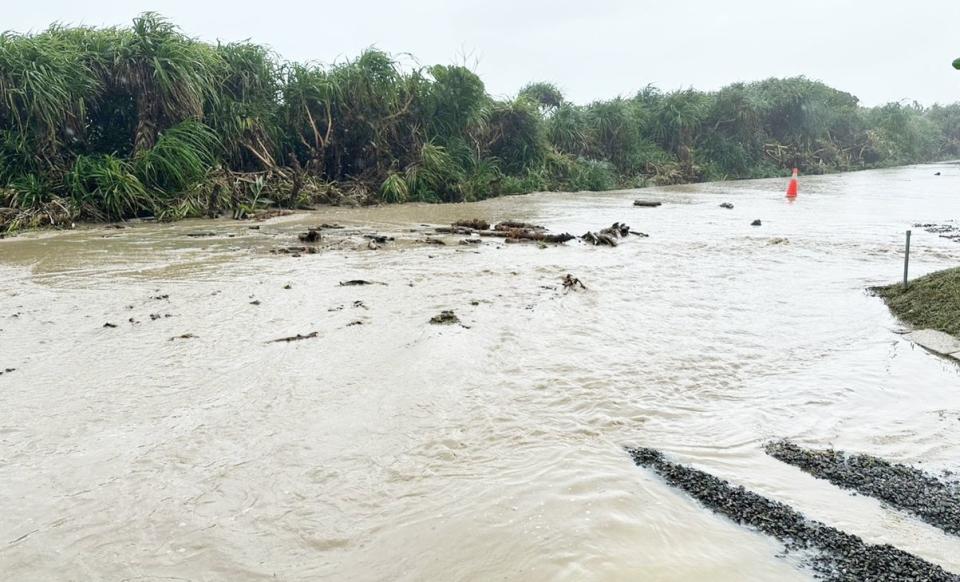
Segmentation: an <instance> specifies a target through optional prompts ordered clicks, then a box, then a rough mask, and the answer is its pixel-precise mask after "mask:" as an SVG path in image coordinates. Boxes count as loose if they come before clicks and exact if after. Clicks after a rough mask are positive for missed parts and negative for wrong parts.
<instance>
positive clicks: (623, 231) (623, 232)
mask: <svg viewBox="0 0 960 582" xmlns="http://www.w3.org/2000/svg"><path fill="white" fill-rule="evenodd" d="M628 234H630V227H629V226H627V225H626V224H621V223H619V222H614V223H613V224H612V225H610V226H608V227H607V228H604V229H603V230H600V231H598V232H592V231H590V232H587V233H586V234H584V235H583V236H582V237H580V238H581V239H582V240H583V241H585V242H588V243H590V244H592V245H594V246H597V245H607V246H611V247H615V246H617V241H618V240H619V239H621V238H623V237H625V236H627V235H628Z"/></svg>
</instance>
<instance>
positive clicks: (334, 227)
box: [320, 222, 346, 230]
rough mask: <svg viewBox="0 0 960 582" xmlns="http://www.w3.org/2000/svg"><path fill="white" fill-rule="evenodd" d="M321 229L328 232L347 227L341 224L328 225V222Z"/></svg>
mask: <svg viewBox="0 0 960 582" xmlns="http://www.w3.org/2000/svg"><path fill="white" fill-rule="evenodd" d="M320 228H325V229H328V230H337V229H341V228H346V227H345V226H341V225H339V224H327V223H326V222H324V223H323V224H321V225H320Z"/></svg>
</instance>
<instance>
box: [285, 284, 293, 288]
mask: <svg viewBox="0 0 960 582" xmlns="http://www.w3.org/2000/svg"><path fill="white" fill-rule="evenodd" d="M283 288H284V289H293V286H292V285H291V284H290V283H287V284H286V285H284V286H283Z"/></svg>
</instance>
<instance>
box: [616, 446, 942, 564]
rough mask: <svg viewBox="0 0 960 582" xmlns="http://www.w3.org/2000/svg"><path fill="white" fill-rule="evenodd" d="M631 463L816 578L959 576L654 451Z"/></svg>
mask: <svg viewBox="0 0 960 582" xmlns="http://www.w3.org/2000/svg"><path fill="white" fill-rule="evenodd" d="M628 452H629V453H630V455H631V456H632V457H633V460H634V462H635V463H636V464H637V465H638V466H641V467H647V468H650V469H652V470H654V471H655V472H656V473H657V474H658V475H660V476H661V477H663V479H664V480H666V482H667V483H669V484H670V485H672V486H674V487H677V488H679V489H682V490H684V491H686V492H687V493H688V494H690V495H691V496H692V497H694V498H695V499H697V500H698V501H699V502H700V503H702V504H703V505H705V506H706V507H708V508H710V509H711V510H713V511H714V512H716V513H719V514H721V515H724V516H726V517H728V518H729V519H731V520H733V521H735V522H737V523H738V524H740V525H745V526H748V527H752V528H754V529H756V530H759V531H761V532H763V533H765V534H767V535H770V536H773V537H775V538H777V539H778V540H780V541H781V542H783V544H784V545H785V546H786V548H787V550H788V551H803V552H804V553H805V554H806V555H808V556H809V558H808V559H807V561H808V563H809V566H810V568H811V569H812V570H813V572H814V574H815V575H816V577H817V578H818V579H821V580H829V581H832V582H833V581H835V582H894V581H897V582H901V581H903V582H908V581H917V582H919V581H921V580H922V581H925V582H926V581H929V582H939V581H952V582H960V576H957V575H954V574H951V573H949V572H946V571H945V570H944V569H943V568H941V567H940V566H937V565H935V564H931V563H930V562H927V561H926V560H923V559H922V558H919V557H917V556H914V555H913V554H909V553H907V552H904V551H903V550H900V549H897V548H895V547H893V546H891V545H889V544H884V545H873V544H868V543H866V542H864V541H863V540H862V539H860V538H859V537H857V536H855V535H851V534H848V533H845V532H842V531H840V530H837V529H835V528H832V527H830V526H828V525H825V524H823V523H820V522H818V521H813V520H810V519H807V518H806V517H804V516H803V515H802V514H801V513H799V512H797V511H795V510H793V509H792V508H790V507H789V506H788V505H785V504H783V503H780V502H778V501H773V500H770V499H767V498H765V497H762V496H760V495H757V494H756V493H753V492H751V491H747V490H746V489H744V488H743V487H734V486H732V485H730V483H728V482H727V481H724V480H721V479H718V478H717V477H714V476H713V475H710V474H708V473H704V472H703V471H698V470H696V469H692V468H690V467H685V466H683V465H678V464H676V463H671V462H669V461H667V460H666V459H665V458H664V456H663V454H662V453H661V452H659V451H657V450H654V449H645V448H638V449H628Z"/></svg>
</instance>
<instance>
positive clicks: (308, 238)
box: [297, 228, 320, 243]
mask: <svg viewBox="0 0 960 582" xmlns="http://www.w3.org/2000/svg"><path fill="white" fill-rule="evenodd" d="M297 238H298V239H300V242H305V243H315V242H320V231H319V230H317V229H315V228H311V229H310V230H308V231H307V232H301V233H300V234H298V235H297Z"/></svg>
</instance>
